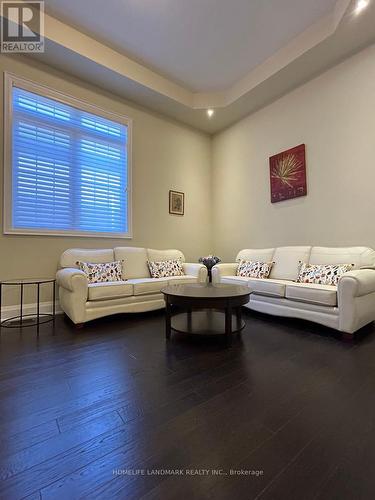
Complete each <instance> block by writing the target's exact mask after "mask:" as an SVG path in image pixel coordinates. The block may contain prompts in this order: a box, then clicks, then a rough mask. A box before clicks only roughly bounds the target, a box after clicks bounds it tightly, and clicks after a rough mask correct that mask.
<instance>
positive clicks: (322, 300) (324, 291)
mask: <svg viewBox="0 0 375 500" xmlns="http://www.w3.org/2000/svg"><path fill="white" fill-rule="evenodd" d="M285 297H286V298H287V299H291V300H297V301H300V302H306V303H309V304H319V305H323V306H331V307H334V306H337V287H335V286H332V285H317V284H310V283H293V284H292V285H287V286H286V292H285Z"/></svg>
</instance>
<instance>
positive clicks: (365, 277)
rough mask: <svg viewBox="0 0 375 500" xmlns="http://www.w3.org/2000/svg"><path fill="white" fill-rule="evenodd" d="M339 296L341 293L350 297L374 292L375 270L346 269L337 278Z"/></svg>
mask: <svg viewBox="0 0 375 500" xmlns="http://www.w3.org/2000/svg"><path fill="white" fill-rule="evenodd" d="M338 292H339V297H340V295H342V294H343V293H344V294H345V295H350V296H352V297H362V296H363V295H368V294H369V293H372V292H375V271H374V270H372V269H359V270H356V271H348V272H347V273H345V274H344V275H343V276H342V277H341V278H340V280H339V283H338Z"/></svg>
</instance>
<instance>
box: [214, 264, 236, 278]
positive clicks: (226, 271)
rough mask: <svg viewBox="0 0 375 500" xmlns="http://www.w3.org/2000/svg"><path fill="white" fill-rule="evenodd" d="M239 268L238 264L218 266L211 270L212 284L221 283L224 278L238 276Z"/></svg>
mask: <svg viewBox="0 0 375 500" xmlns="http://www.w3.org/2000/svg"><path fill="white" fill-rule="evenodd" d="M237 267H238V263H237V262H231V263H225V264H216V265H215V266H214V267H213V268H212V270H211V273H212V282H213V283H220V281H221V277H222V276H236V272H237Z"/></svg>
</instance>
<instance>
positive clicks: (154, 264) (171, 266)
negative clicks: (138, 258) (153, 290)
mask: <svg viewBox="0 0 375 500" xmlns="http://www.w3.org/2000/svg"><path fill="white" fill-rule="evenodd" d="M147 264H148V268H149V269H150V274H151V276H152V278H167V277H169V276H184V274H185V273H184V270H183V267H182V262H181V260H180V259H176V260H160V261H150V260H149V261H147Z"/></svg>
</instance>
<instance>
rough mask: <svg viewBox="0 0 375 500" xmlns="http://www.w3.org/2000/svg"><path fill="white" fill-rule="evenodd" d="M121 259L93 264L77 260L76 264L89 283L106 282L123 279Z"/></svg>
mask: <svg viewBox="0 0 375 500" xmlns="http://www.w3.org/2000/svg"><path fill="white" fill-rule="evenodd" d="M122 262H123V261H122V260H116V261H114V262H104V263H102V264H93V263H91V262H81V261H78V262H77V266H78V267H79V268H80V270H81V271H83V272H84V273H85V274H86V276H87V279H88V282H89V283H108V282H110V281H123V279H122Z"/></svg>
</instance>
